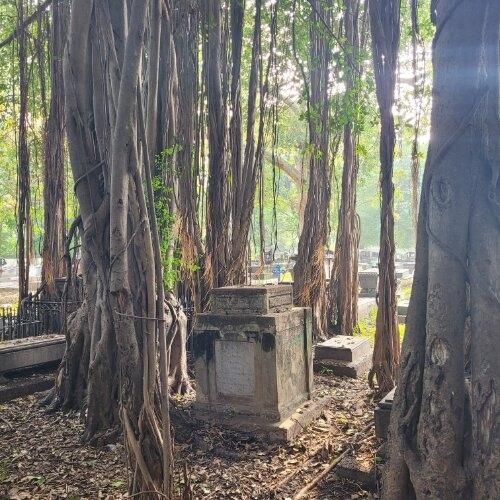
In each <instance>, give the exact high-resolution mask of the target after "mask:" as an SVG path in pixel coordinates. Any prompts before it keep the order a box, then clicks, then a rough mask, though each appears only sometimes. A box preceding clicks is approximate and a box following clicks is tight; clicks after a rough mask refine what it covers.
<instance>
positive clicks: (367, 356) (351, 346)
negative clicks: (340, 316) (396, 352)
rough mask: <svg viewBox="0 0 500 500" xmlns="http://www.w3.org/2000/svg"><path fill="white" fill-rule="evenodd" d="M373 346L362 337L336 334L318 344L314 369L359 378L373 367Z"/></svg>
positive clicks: (315, 351)
mask: <svg viewBox="0 0 500 500" xmlns="http://www.w3.org/2000/svg"><path fill="white" fill-rule="evenodd" d="M371 361H372V347H371V344H370V342H369V341H368V340H367V339H365V338H362V337H351V336H348V335H336V336H335V337H333V338H331V339H328V340H326V341H325V342H321V343H320V344H317V345H316V347H315V350H314V369H315V370H316V371H321V370H329V371H331V372H332V373H333V374H334V375H340V376H345V377H350V378H359V377H362V376H364V375H365V374H366V372H367V371H368V370H369V369H370V368H371Z"/></svg>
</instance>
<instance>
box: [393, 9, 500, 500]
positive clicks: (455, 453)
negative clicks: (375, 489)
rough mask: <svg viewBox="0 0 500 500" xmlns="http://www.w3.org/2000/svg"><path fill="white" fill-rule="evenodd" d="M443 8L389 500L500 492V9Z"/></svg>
mask: <svg viewBox="0 0 500 500" xmlns="http://www.w3.org/2000/svg"><path fill="white" fill-rule="evenodd" d="M433 8H434V9H433V18H434V20H435V23H436V34H435V37H434V43H433V49H434V50H433V67H434V84H433V107H432V116H431V138H432V140H431V143H430V146H429V152H428V156H427V164H426V168H425V173H424V183H423V188H422V194H421V201H420V214H419V222H418V239H417V260H416V269H415V279H414V286H413V290H412V296H411V299H410V305H409V311H408V317H407V329H406V335H405V340H404V342H403V350H402V356H401V359H402V363H401V375H400V378H399V382H398V387H397V390H396V395H395V400H394V405H393V410H392V415H391V424H390V440H389V463H388V465H387V471H386V476H385V481H384V498H388V499H403V498H405V499H406V498H415V497H416V498H443V499H453V498H472V499H482V498H497V497H498V496H499V494H500V483H499V475H498V470H499V466H500V465H499V455H498V449H499V445H500V437H499V433H498V415H499V414H500V407H499V403H498V396H497V390H498V389H497V388H498V385H499V378H500V364H499V363H498V359H499V356H500V353H499V348H498V324H499V322H500V307H499V303H498V296H499V294H500V288H499V286H500V261H499V258H498V255H499V251H500V224H499V221H500V217H499V214H500V212H499V209H500V203H499V201H500V186H499V183H498V179H499V175H498V174H499V164H500V149H499V135H498V130H499V129H500V122H499V103H498V91H499V69H500V61H499V55H498V46H499V42H500V34H499V26H500V9H499V6H498V3H497V2H494V1H492V0H481V1H479V2H459V1H457V2H447V3H444V2H440V3H438V4H436V3H433ZM469 317H470V330H471V366H472V369H471V373H470V380H467V379H466V373H465V355H464V335H465V330H466V324H467V323H469V321H468V318H469Z"/></svg>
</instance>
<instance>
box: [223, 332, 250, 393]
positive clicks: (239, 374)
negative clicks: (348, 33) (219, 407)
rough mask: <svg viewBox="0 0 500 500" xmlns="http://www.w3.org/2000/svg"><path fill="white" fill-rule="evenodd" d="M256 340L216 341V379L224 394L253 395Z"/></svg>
mask: <svg viewBox="0 0 500 500" xmlns="http://www.w3.org/2000/svg"><path fill="white" fill-rule="evenodd" d="M254 351H255V344H254V342H238V341H232V340H216V341H215V381H216V384H217V392H218V393H219V394H222V395H224V396H253V393H254V390H255V369H254Z"/></svg>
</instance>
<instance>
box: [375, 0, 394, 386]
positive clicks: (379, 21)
mask: <svg viewBox="0 0 500 500" xmlns="http://www.w3.org/2000/svg"><path fill="white" fill-rule="evenodd" d="M369 11H370V27H371V33H372V52H373V54H372V55H373V66H374V71H375V82H376V87H377V100H378V104H379V108H380V190H381V196H382V201H381V207H380V254H379V283H378V310H377V323H376V331H375V346H374V350H373V368H372V370H371V372H370V376H369V380H370V385H371V386H372V387H373V386H374V385H375V378H376V384H377V385H378V390H379V392H380V393H387V392H389V391H390V390H391V389H392V388H393V387H394V379H395V376H396V373H397V369H398V364H399V330H398V322H397V306H396V276H395V263H394V259H395V251H396V249H395V243H394V183H393V181H392V172H393V165H394V146H395V142H396V133H395V129H394V116H393V113H392V106H393V104H394V88H395V82H396V61H397V57H398V48H399V34H400V26H399V15H400V0H372V1H370V4H369Z"/></svg>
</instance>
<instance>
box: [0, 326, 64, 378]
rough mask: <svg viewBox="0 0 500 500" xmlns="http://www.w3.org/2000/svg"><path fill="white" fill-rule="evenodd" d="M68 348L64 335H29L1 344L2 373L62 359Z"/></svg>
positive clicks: (0, 360)
mask: <svg viewBox="0 0 500 500" xmlns="http://www.w3.org/2000/svg"><path fill="white" fill-rule="evenodd" d="M65 350H66V339H65V337H64V335H53V336H50V337H27V338H25V339H20V340H13V341H7V342H2V343H1V344H0V373H5V372H10V371H13V370H21V369H25V368H31V367H33V366H38V365H43V364H46V363H53V362H55V361H60V360H61V359H62V357H63V355H64V351H65Z"/></svg>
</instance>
